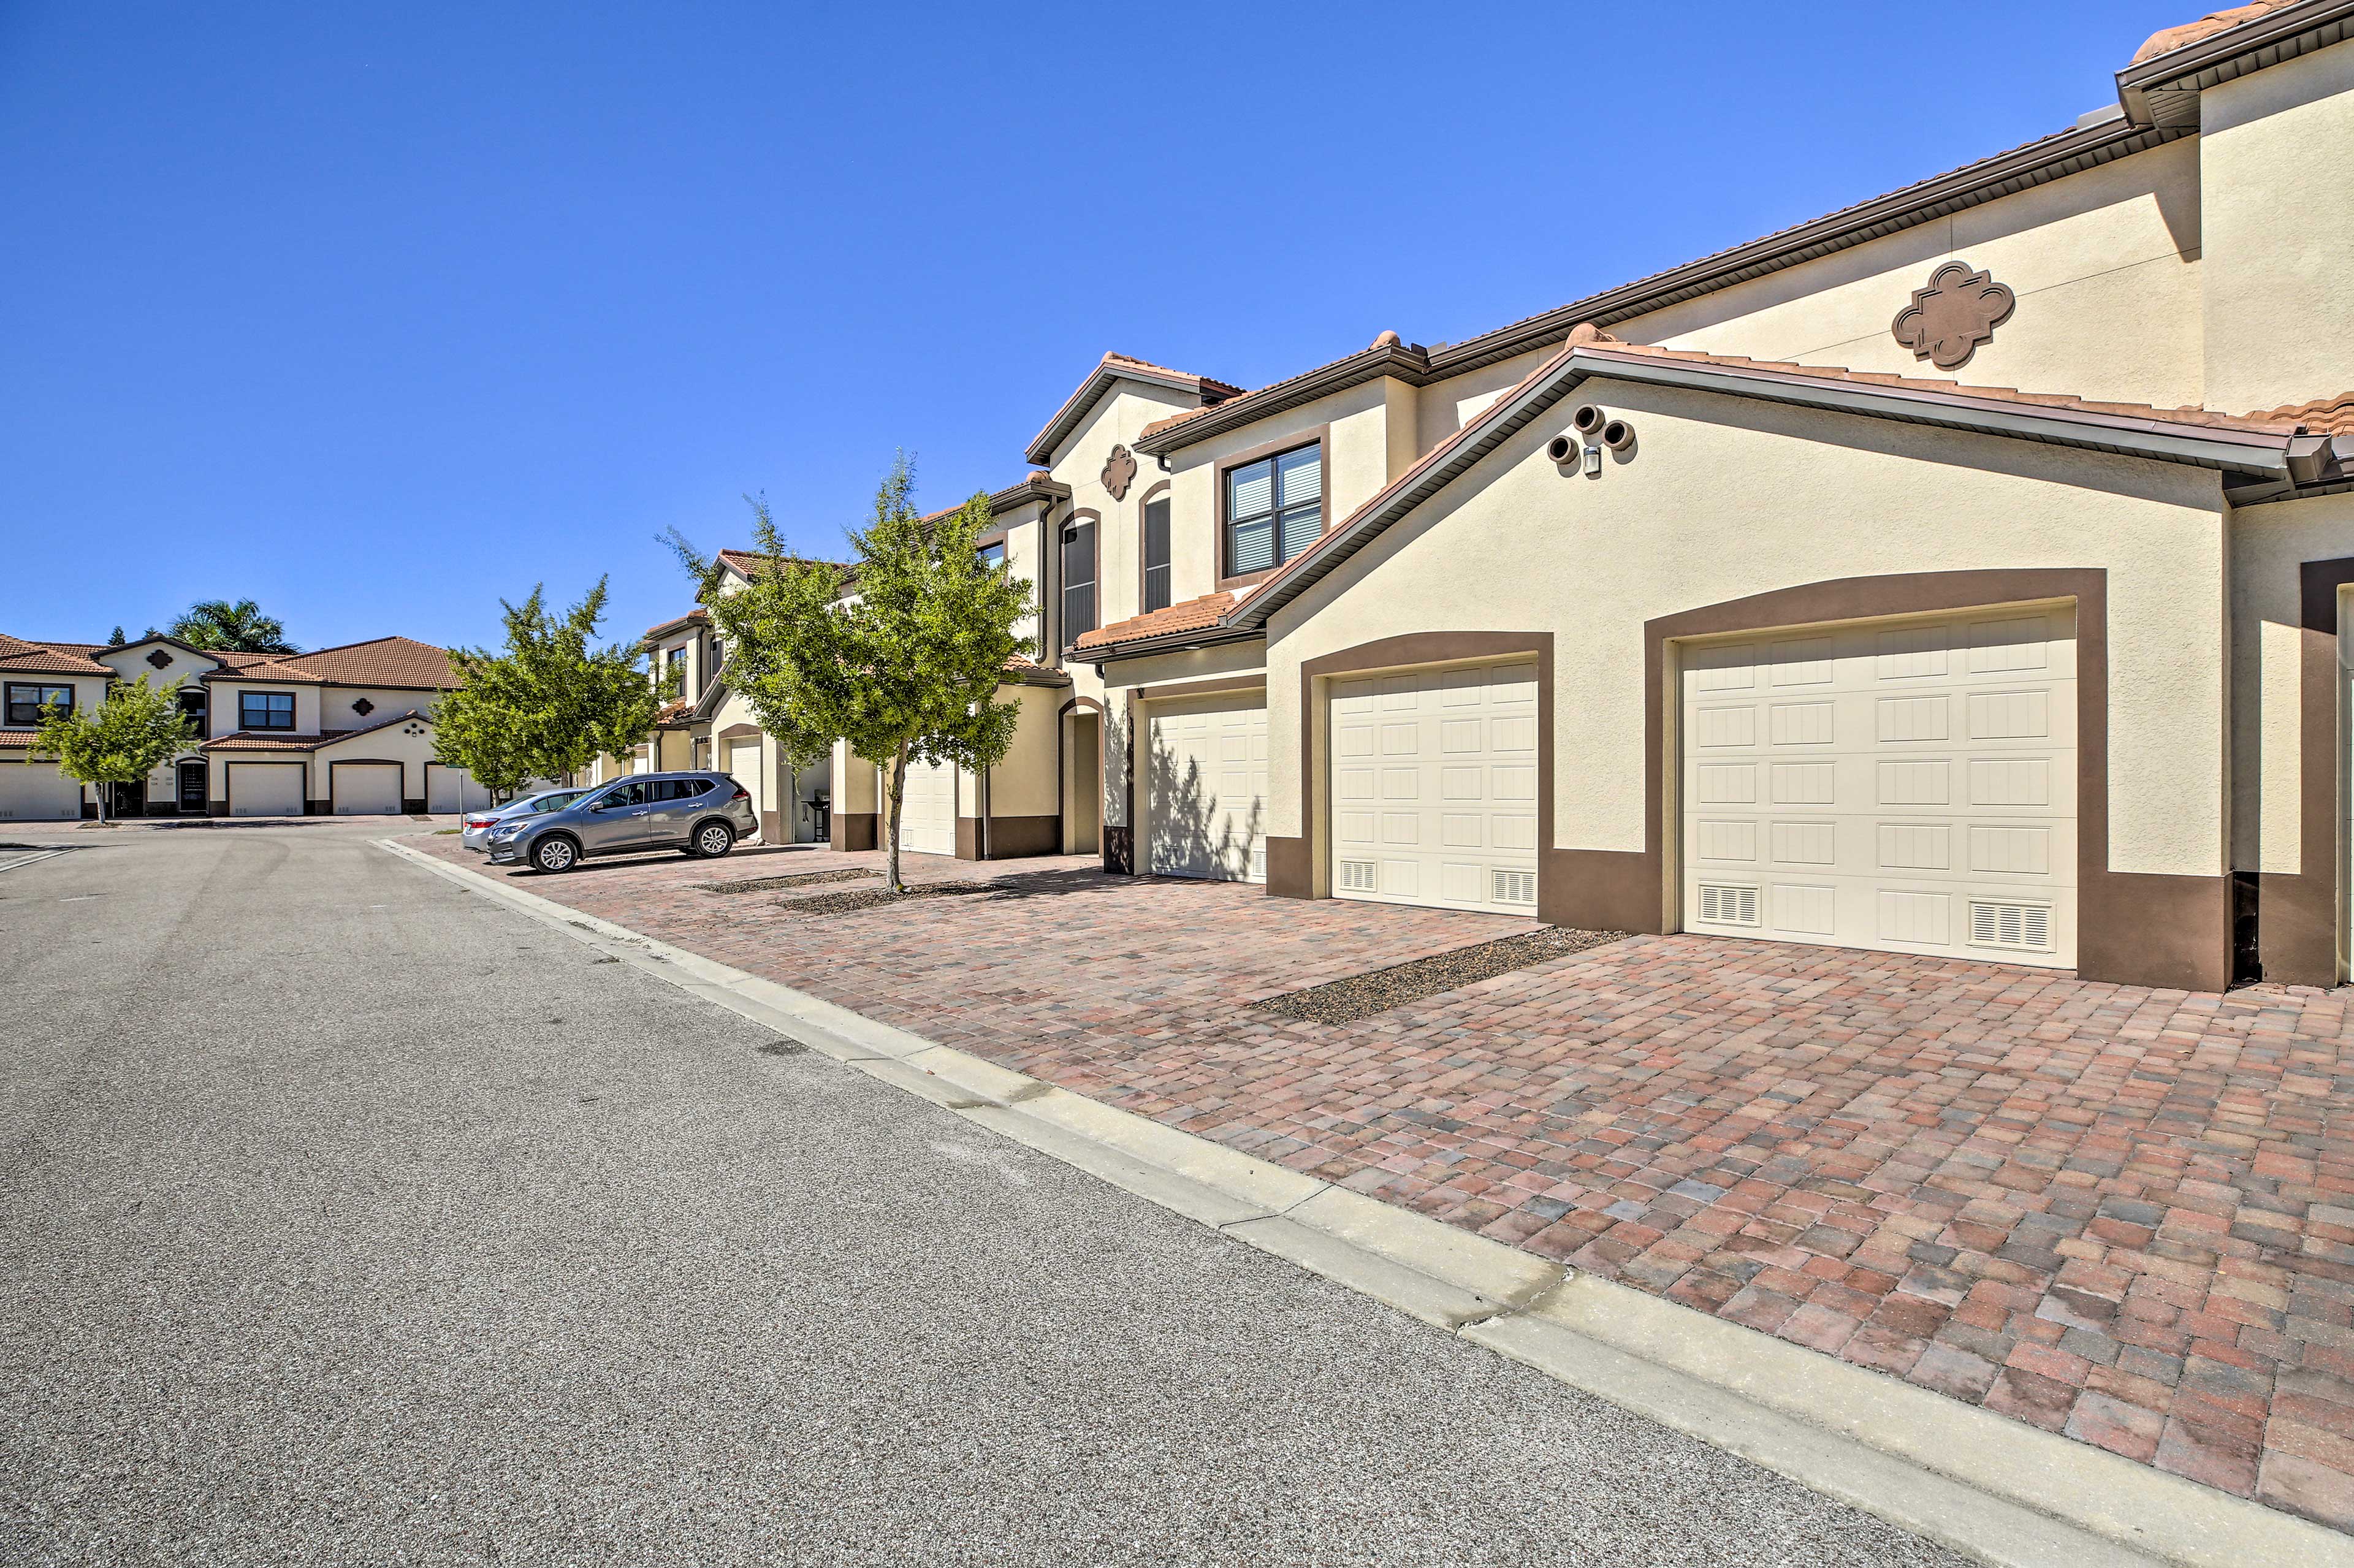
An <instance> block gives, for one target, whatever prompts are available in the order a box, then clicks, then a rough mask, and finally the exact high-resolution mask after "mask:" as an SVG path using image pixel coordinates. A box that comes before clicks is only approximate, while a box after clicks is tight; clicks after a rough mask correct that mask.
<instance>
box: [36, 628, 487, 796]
mask: <svg viewBox="0 0 2354 1568" xmlns="http://www.w3.org/2000/svg"><path fill="white" fill-rule="evenodd" d="M126 680H143V681H147V682H149V683H153V684H156V685H163V684H166V683H170V682H172V681H175V680H176V681H178V682H179V683H180V685H179V701H180V703H181V705H182V706H183V707H184V708H186V710H187V711H188V712H189V713H190V714H191V715H193V716H194V717H195V718H196V721H197V729H198V734H199V735H200V736H202V738H201V739H200V740H199V741H198V742H197V743H196V745H194V746H192V747H189V748H188V749H187V750H186V751H185V752H183V753H182V754H181V755H180V756H179V757H177V758H174V759H173V760H172V761H170V762H168V763H166V764H165V765H164V766H163V767H162V768H157V769H156V770H155V771H154V773H152V774H151V775H149V776H148V778H147V779H146V780H145V781H144V782H143V783H142V784H133V785H117V786H113V787H112V789H113V795H112V799H111V800H110V801H109V806H110V808H111V810H110V811H109V815H120V816H142V815H144V816H214V817H247V816H270V817H278V816H329V815H338V816H353V815H370V814H392V813H397V812H403V811H427V810H432V811H455V810H461V809H462V807H463V806H468V805H481V804H482V803H484V801H485V800H487V796H486V795H485V794H484V793H483V791H482V789H481V787H480V786H478V785H475V784H473V783H472V780H471V779H468V778H467V777H466V775H465V771H464V770H463V769H462V768H450V767H447V766H445V765H444V764H442V763H440V762H437V761H435V760H434V759H433V710H434V706H435V705H436V704H437V703H439V702H440V697H441V694H442V693H444V692H446V691H450V690H451V689H453V688H455V687H456V685H457V684H458V677H457V673H456V671H455V670H454V669H453V668H452V667H451V663H450V656H449V655H448V654H447V653H446V652H443V651H442V650H441V649H439V648H435V647H433V646H431V645H429V644H428V643H423V642H418V641H412V640H411V639H408V638H406V637H379V638H376V639H374V640H372V641H366V642H354V643H348V644H345V646H343V647H339V648H322V649H320V650H318V651H317V652H311V653H289V654H278V655H271V654H260V653H224V652H204V651H202V650H199V649H195V648H191V647H189V646H187V645H186V643H183V642H178V641H174V640H173V639H171V638H169V637H146V638H142V639H141V640H139V641H136V642H133V643H129V644H127V645H125V646H123V647H121V648H112V647H108V646H106V645H104V644H101V643H91V642H32V641H24V640H21V639H17V638H13V637H8V638H0V689H4V690H5V698H6V710H5V715H0V718H5V727H0V821H58V820H68V821H69V820H71V819H74V818H77V817H94V816H96V815H97V814H98V800H97V796H96V792H95V789H94V788H90V787H85V786H83V785H80V784H78V783H76V782H75V781H74V780H72V779H66V778H63V777H61V776H59V774H58V770H57V765H56V764H55V763H52V762H46V761H34V762H29V763H28V762H27V760H26V758H27V747H29V746H30V744H31V741H32V738H33V726H34V725H35V724H36V723H37V715H38V713H39V710H40V708H41V707H42V706H43V705H45V704H49V703H59V704H61V705H70V706H73V707H78V708H82V709H85V710H87V709H89V708H90V707H94V706H96V705H98V704H100V703H101V702H103V701H104V700H105V696H106V688H107V686H108V684H109V683H111V682H114V681H126Z"/></svg>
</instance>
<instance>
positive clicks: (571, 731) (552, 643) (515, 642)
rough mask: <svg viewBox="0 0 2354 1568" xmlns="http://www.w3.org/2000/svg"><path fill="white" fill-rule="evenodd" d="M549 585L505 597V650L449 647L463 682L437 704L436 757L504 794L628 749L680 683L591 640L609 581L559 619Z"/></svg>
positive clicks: (635, 655) (648, 730) (633, 654)
mask: <svg viewBox="0 0 2354 1568" xmlns="http://www.w3.org/2000/svg"><path fill="white" fill-rule="evenodd" d="M545 588H546V585H545V584H539V585H535V586H534V587H533V588H532V590H531V597H530V598H528V599H525V600H524V601H523V602H522V603H521V604H509V603H508V602H507V601H506V600H504V599H501V600H500V601H499V609H500V610H501V611H502V612H503V619H504V622H505V626H506V648H505V651H504V652H498V653H493V652H489V651H488V650H487V649H481V648H457V649H452V650H451V653H450V661H451V663H453V664H455V665H456V666H457V667H458V673H459V677H460V680H461V682H462V684H461V685H460V686H459V687H458V689H457V690H456V691H454V692H451V693H450V694H447V695H446V696H444V697H442V699H441V701H440V705H439V706H437V707H436V708H435V709H434V710H433V736H434V739H433V749H434V755H435V756H436V757H438V758H440V760H441V761H443V762H446V763H448V764H450V765H451V767H455V768H464V769H466V771H467V772H469V773H471V774H472V775H473V777H474V779H475V781H476V782H477V783H480V784H481V785H482V787H483V788H484V789H489V790H490V791H491V792H492V793H493V794H494V795H498V796H500V797H502V798H504V797H505V796H508V795H512V794H514V791H516V790H517V789H521V788H523V785H524V781H525V779H534V778H540V779H561V778H563V777H565V776H566V775H567V774H572V773H577V772H578V771H579V770H580V769H582V768H586V767H588V764H589V763H590V762H592V761H594V760H595V759H596V758H597V757H598V755H599V753H602V752H609V751H610V752H613V753H615V754H617V755H621V756H626V755H628V753H629V752H630V750H631V748H632V747H635V746H636V745H637V744H638V743H639V742H640V741H642V740H643V739H645V738H646V736H649V735H651V734H652V733H653V727H654V719H655V716H656V715H658V714H660V712H661V711H662V705H663V702H664V701H666V700H667V699H668V698H670V697H671V696H673V695H675V694H676V693H677V690H678V682H677V673H676V672H673V673H672V675H671V677H670V678H669V679H668V680H667V681H665V682H663V683H660V684H657V683H655V682H653V681H651V680H649V679H648V678H647V675H646V672H645V671H644V670H642V668H640V667H639V662H638V660H639V652H638V650H636V649H634V648H628V647H623V646H621V645H620V644H618V643H617V644H614V645H612V646H610V647H605V648H599V647H597V646H595V645H594V644H595V641H596V636H597V623H598V622H599V620H603V619H604V615H605V579H604V578H602V577H599V578H598V579H597V586H596V587H595V588H590V589H589V590H588V597H587V598H585V599H582V600H581V601H580V602H579V603H578V604H576V605H574V606H573V607H572V608H571V609H568V610H566V611H565V612H564V613H563V614H562V615H560V616H559V615H553V614H551V613H549V611H548V609H547V604H546V594H545Z"/></svg>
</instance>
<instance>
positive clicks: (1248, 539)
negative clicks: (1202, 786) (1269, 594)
mask: <svg viewBox="0 0 2354 1568" xmlns="http://www.w3.org/2000/svg"><path fill="white" fill-rule="evenodd" d="M1225 508H1226V539H1225V549H1226V571H1225V575H1226V576H1227V577H1247V576H1249V575H1251V574H1252V573H1254V572H1268V571H1273V570H1274V569H1275V568H1276V567H1279V566H1281V565H1283V563H1284V562H1286V561H1288V560H1290V559H1291V558H1292V557H1293V556H1297V555H1299V553H1300V552H1301V551H1302V550H1305V549H1306V548H1308V546H1310V545H1312V544H1314V543H1315V542H1316V536H1317V535H1319V534H1321V533H1322V532H1323V531H1324V448H1323V444H1322V443H1321V442H1320V441H1310V443H1309V444H1308V445H1306V446H1304V447H1294V448H1293V449H1292V450H1289V451H1288V452H1278V453H1276V454H1275V455H1274V456H1273V457H1264V458H1260V459H1258V460H1257V461H1255V462H1246V463H1243V464H1240V465H1238V466H1237V467H1235V468H1230V469H1228V470H1227V471H1226V486H1225Z"/></svg>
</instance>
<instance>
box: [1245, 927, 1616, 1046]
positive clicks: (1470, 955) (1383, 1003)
mask: <svg viewBox="0 0 2354 1568" xmlns="http://www.w3.org/2000/svg"><path fill="white" fill-rule="evenodd" d="M1629 935H1631V933H1629V932H1626V931H1581V930H1577V929H1575V928H1574V927H1567V926H1548V927H1545V928H1544V929H1543V930H1542V931H1531V932H1529V933H1527V934H1526V935H1524V936H1519V937H1504V938H1499V939H1497V940H1495V941H1493V942H1476V943H1474V944H1472V945H1471V946H1470V947H1468V948H1456V949H1455V950H1454V951H1452V952H1447V953H1437V954H1434V955H1433V956H1431V957H1430V958H1427V959H1415V960H1414V961H1413V962H1411V963H1405V964H1393V965H1392V966H1390V967H1389V968H1388V969H1373V970H1370V971H1368V972H1367V973H1364V974H1361V975H1351V976H1350V977H1349V978H1348V979H1346V980H1327V981H1326V982H1325V983H1324V984H1322V985H1314V986H1310V987H1309V988H1308V989H1307V990H1306V991H1286V992H1285V993H1284V994H1282V995H1281V996H1270V997H1263V998H1261V999H1260V1000H1259V1001H1254V1002H1252V1003H1251V1004H1250V1005H1251V1006H1252V1007H1255V1008H1257V1010H1258V1011H1259V1012H1273V1013H1279V1014H1281V1015H1282V1016H1283V1017H1286V1018H1297V1019H1300V1020H1303V1021H1305V1022H1310V1023H1355V1022H1358V1021H1359V1020H1361V1019H1366V1018H1371V1017H1373V1015H1374V1014H1375V1013H1380V1012H1388V1011H1389V1010H1390V1009H1391V1008H1393V1007H1399V1006H1403V1005H1404V1004H1405V1003H1406V1002H1409V1001H1421V1000H1422V999H1423V998H1424V997H1426V996H1437V995H1438V994H1440V993H1441V992H1443V991H1453V990H1455V989H1456V988H1457V987H1458V986H1467V985H1470V984H1472V983H1473V982H1475V981H1478V980H1493V979H1495V978H1496V977H1497V976H1498V975H1508V974H1511V972H1512V971H1513V970H1514V969H1528V968H1530V967H1532V966H1533V965H1536V964H1542V963H1545V962H1548V961H1549V960H1551V959H1565V958H1567V957H1569V956H1570V955H1571V954H1572V953H1583V952H1586V951H1588V950H1590V949H1592V948H1599V947H1605V946H1606V945H1608V944H1609V943H1612V942H1619V941H1624V940H1626V938H1628V936H1629Z"/></svg>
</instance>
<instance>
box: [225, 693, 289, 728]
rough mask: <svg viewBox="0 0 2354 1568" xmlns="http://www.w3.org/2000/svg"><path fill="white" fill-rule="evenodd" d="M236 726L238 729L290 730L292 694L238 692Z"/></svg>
mask: <svg viewBox="0 0 2354 1568" xmlns="http://www.w3.org/2000/svg"><path fill="white" fill-rule="evenodd" d="M237 726H238V728H239V729H292V728H293V727H294V694H293V693H292V692H239V694H237Z"/></svg>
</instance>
